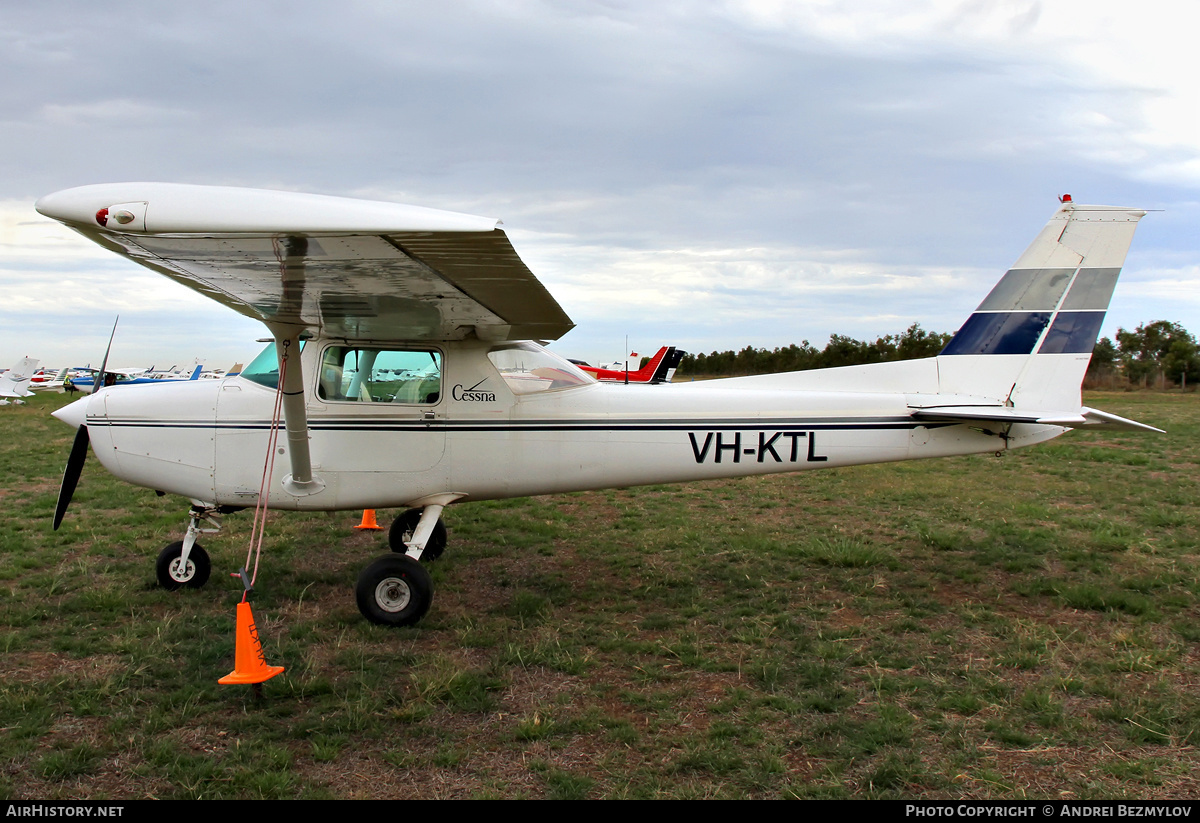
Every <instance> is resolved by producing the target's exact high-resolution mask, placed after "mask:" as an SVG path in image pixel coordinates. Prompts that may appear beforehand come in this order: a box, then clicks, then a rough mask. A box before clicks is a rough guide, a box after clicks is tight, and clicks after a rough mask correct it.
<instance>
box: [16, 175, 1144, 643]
mask: <svg viewBox="0 0 1200 823" xmlns="http://www.w3.org/2000/svg"><path fill="white" fill-rule="evenodd" d="M37 208H38V211H40V212H41V213H42V214H45V215H48V216H50V217H53V218H56V219H58V220H61V221H62V222H63V223H65V224H66V225H68V226H70V227H71V228H73V229H75V230H77V231H79V232H80V233H81V234H83V235H84V236H85V237H87V238H89V239H91V240H95V241H96V242H98V243H100V244H102V245H103V246H105V247H106V248H108V249H111V250H114V251H116V252H118V253H120V254H123V255H125V256H126V257H128V258H130V259H131V260H134V261H136V262H137V263H140V264H142V265H143V266H146V267H147V268H150V269H152V270H154V271H157V272H159V273H161V274H163V275H165V276H167V277H170V278H171V279H173V280H175V281H177V282H179V283H182V284H183V285H185V286H188V287H190V288H192V289H195V290H196V291H198V292H200V293H201V294H203V295H205V296H207V297H210V298H212V299H214V300H216V301H218V302H220V303H222V304H224V305H226V306H228V307H230V308H232V309H233V310H235V311H238V312H241V313H242V314H245V315H248V316H250V317H254V318H257V319H259V320H261V321H262V322H263V323H264V324H265V325H266V327H267V329H268V330H270V332H271V335H272V337H273V338H274V343H273V344H272V345H269V346H268V347H267V349H266V350H265V351H264V352H263V353H262V354H261V355H260V356H259V358H258V359H257V360H255V361H254V362H253V363H252V364H251V365H250V366H249V367H248V368H246V369H245V370H244V371H243V372H242V373H241V375H240V376H237V377H227V378H224V379H221V380H197V381H182V382H177V383H171V384H167V385H162V386H152V387H150V386H146V387H142V386H130V387H127V388H121V389H100V390H99V391H97V392H96V393H95V394H94V395H92V396H90V397H86V398H83V399H80V400H78V401H76V402H75V403H72V404H71V405H69V406H66V407H64V408H63V409H61V410H59V411H58V412H57V413H56V416H58V417H59V418H60V419H62V420H63V421H64V422H67V423H69V424H70V425H72V426H74V427H75V428H76V432H77V433H76V437H75V444H74V446H73V448H72V453H71V457H70V459H69V460H68V463H67V469H66V471H65V472H64V476H63V488H62V491H61V493H60V499H59V505H58V507H57V510H56V512H55V526H56V527H57V525H58V523H59V522H60V521H61V518H62V516H63V513H64V511H65V509H66V506H67V504H68V503H69V501H70V497H71V492H72V491H73V489H74V486H75V482H76V480H77V479H78V477H79V473H80V470H81V467H82V463H83V459H84V457H85V456H86V453H87V448H88V444H89V442H91V443H93V444H94V445H95V446H96V447H97V448H96V454H97V457H98V458H99V459H100V461H101V462H102V463H103V464H104V466H105V467H106V468H107V469H108V470H109V471H111V472H112V473H113V474H115V475H117V476H118V477H120V478H123V479H125V480H127V481H129V482H131V483H135V484H137V485H141V486H145V487H147V488H151V489H156V490H160V491H163V492H169V493H172V494H178V495H181V496H183V497H186V498H189V499H191V501H192V510H191V521H190V524H189V527H188V530H187V534H186V537H185V539H184V540H183V541H182V542H176V543H172V544H171V545H170V546H168V547H167V548H166V549H164V550H163V552H162V554H161V555H160V557H159V564H158V571H159V580H160V582H162V583H163V584H164V585H166V586H168V587H172V588H174V587H179V586H193V587H194V586H198V585H202V584H203V582H204V581H205V580H207V578H208V574H209V560H208V557H207V555H205V553H204V551H203V549H201V548H200V546H199V545H197V544H196V536H197V535H198V534H200V533H201V531H202V530H203V529H202V528H201V526H202V525H203V524H204V523H205V522H207V521H208V519H209V518H215V517H216V515H218V514H219V513H222V512H228V511H231V510H236V509H240V508H245V507H253V506H256V505H258V504H261V505H263V506H266V507H269V508H273V509H297V510H336V509H352V510H358V509H365V508H372V509H381V508H393V507H409V509H410V510H409V511H408V512H406V513H405V514H404V515H402V516H401V517H399V518H398V519H397V521H396V523H395V524H394V525H393V527H392V531H391V533H390V543H391V548H392V549H393V552H392V553H391V554H388V555H384V556H383V557H380V558H378V559H377V560H375V561H374V562H373V563H371V564H370V565H368V566H367V567H366V568H365V569H364V570H363V572H362V574H361V575H360V576H359V580H358V584H357V589H356V594H357V600H358V605H359V608H360V610H361V611H362V613H363V614H364V616H366V617H367V619H369V620H372V621H374V622H376V623H382V624H387V625H408V624H412V623H415V622H416V621H418V620H419V619H420V618H421V617H422V616H423V615H424V614H425V613H426V611H427V610H428V608H429V606H430V603H431V601H432V583H431V579H430V576H429V574H428V572H426V571H425V570H424V568H422V565H421V563H420V562H419V561H421V560H422V559H429V558H430V557H432V556H436V555H437V554H438V553H440V552H441V550H442V548H443V546H444V544H445V529H444V527H443V526H442V524H441V522H440V516H441V512H442V509H443V507H445V506H448V505H450V504H454V503H461V502H468V501H472V500H489V499H500V498H509V497H520V496H525V495H535V494H547V493H552V492H568V491H578V490H585V489H598V488H606V487H612V486H633V485H639V484H650V483H673V482H684V481H689V480H702V479H707V478H715V477H732V476H740V475H756V474H768V473H772V472H793V471H801V470H807V469H817V468H832V467H835V466H851V465H858V464H864V463H879V462H885V461H895V460H911V459H917V458H926V457H943V456H949V455H962V454H976V453H984V452H1002V451H1005V450H1007V449H1014V448H1019V447H1023V446H1030V445H1033V444H1035V443H1041V442H1043V441H1045V440H1049V439H1051V438H1053V437H1058V436H1059V435H1061V434H1063V433H1064V432H1066V431H1067V430H1068V429H1072V428H1082V427H1091V426H1104V427H1110V428H1111V427H1119V428H1131V429H1143V430H1152V431H1157V430H1156V429H1153V428H1152V427H1150V426H1145V425H1142V424H1140V423H1135V422H1133V421H1130V420H1125V419H1122V418H1120V417H1117V416H1115V415H1111V414H1106V413H1105V412H1101V411H1097V410H1095V409H1091V408H1088V407H1086V406H1084V405H1083V404H1082V402H1081V398H1080V384H1081V382H1082V378H1083V375H1084V373H1085V371H1086V370H1087V366H1088V360H1089V359H1090V356H1091V352H1092V347H1093V345H1094V344H1095V341H1096V336H1097V334H1098V332H1099V329H1100V324H1101V321H1102V320H1103V317H1104V313H1105V311H1106V309H1107V307H1108V303H1109V299H1110V298H1111V296H1112V293H1113V287H1114V286H1115V285H1116V281H1117V275H1118V273H1119V272H1120V269H1121V266H1122V265H1123V263H1124V260H1125V255H1126V252H1127V250H1128V248H1129V245H1130V242H1131V241H1132V239H1133V233H1134V229H1135V228H1136V226H1137V222H1138V220H1139V219H1140V218H1141V217H1142V216H1143V215H1144V212H1142V211H1140V210H1137V209H1129V208H1120V207H1112V206H1083V205H1077V204H1075V203H1072V202H1070V201H1069V200H1068V201H1066V202H1064V203H1063V204H1062V205H1061V206H1060V207H1059V208H1058V209H1057V210H1056V211H1055V213H1054V214H1053V216H1052V217H1051V218H1050V221H1049V223H1047V224H1046V227H1045V228H1044V229H1043V230H1042V231H1041V233H1039V234H1038V236H1037V237H1036V238H1035V239H1034V241H1033V243H1032V245H1030V246H1029V248H1028V249H1027V250H1026V251H1025V253H1024V254H1022V255H1021V256H1020V257H1019V258H1018V259H1017V262H1016V264H1015V265H1014V266H1013V267H1012V269H1010V270H1009V271H1008V272H1007V273H1006V274H1004V275H1003V277H1001V279H1000V280H999V282H998V283H997V285H996V286H995V288H993V289H992V291H991V293H990V294H988V295H987V297H985V298H984V300H983V302H982V303H981V304H980V305H979V308H978V309H976V310H975V312H974V313H972V314H971V315H970V316H969V317H968V318H967V319H966V322H965V323H964V324H963V326H962V328H961V329H960V330H959V332H958V333H957V334H956V335H955V336H954V338H953V339H952V340H951V341H950V343H949V345H947V346H946V348H945V349H944V350H943V351H942V352H941V354H939V355H938V356H936V357H930V358H926V359H923V360H909V361H903V362H894V363H877V364H872V365H865V366H850V367H844V368H833V369H824V370H818V371H806V372H793V373H788V374H772V375H761V376H754V377H739V378H730V379H725V380H711V381H704V382H697V383H685V384H677V385H672V386H671V387H669V388H664V389H661V390H657V391H647V390H646V389H645V388H643V387H639V386H624V385H609V386H603V387H602V386H599V385H597V383H596V381H595V380H594V379H593V378H592V377H591V376H589V375H588V374H586V373H585V372H583V371H581V370H580V369H579V368H577V367H576V366H574V365H572V364H571V363H569V362H567V361H566V360H563V359H562V358H560V357H558V356H556V355H554V354H552V353H550V352H549V351H547V350H546V349H544V348H542V346H541V345H539V344H537V343H534V342H530V341H531V340H554V339H557V338H558V337H561V336H562V335H563V334H565V333H566V332H567V331H569V330H570V329H571V327H572V323H571V321H570V319H569V318H568V317H567V316H566V314H565V313H564V312H563V310H562V309H561V308H560V307H559V306H558V304H557V303H556V302H555V301H554V299H553V298H552V297H551V296H550V294H549V293H548V292H547V291H546V289H545V288H544V287H543V286H542V285H541V284H540V283H539V282H538V281H537V279H536V278H535V277H534V275H533V274H532V273H531V272H530V271H529V270H528V269H527V268H526V267H525V265H524V263H523V262H522V261H521V259H520V258H519V257H518V256H517V253H516V252H515V251H514V250H513V247H512V245H511V244H510V243H509V240H508V237H507V236H506V235H505V234H504V232H503V231H502V230H501V229H500V228H498V221H496V220H494V219H491V218H483V217H473V216H470V215H465V214H456V213H451V212H444V211H435V210H431V209H422V208H416V207H412V206H402V205H397V204H395V203H376V202H365V201H359V200H347V199H342V198H336V197H322V196H316V195H304V194H295V193H290V192H277V191H257V190H249V189H231V188H210V187H202V186H185V185H171V184H161V183H128V184H114V185H98V186H86V187H83V188H78V189H70V190H67V191H62V192H58V193H57V194H52V195H49V196H47V197H44V198H42V199H41V200H39V201H38V204H37ZM302 343H303V349H302V348H301V345H302ZM278 409H282V419H283V425H284V427H285V428H286V434H285V436H284V437H283V438H281V439H280V440H279V441H278V443H277V444H273V440H272V437H273V435H274V433H275V428H276V426H277V425H278V420H279V416H278V413H277V410H278ZM274 454H278V455H279V460H277V461H275V462H273V463H272V462H270V459H269V458H270V457H271V455H274ZM264 468H266V469H267V471H268V472H269V474H268V481H267V482H266V483H265V484H260V478H261V477H263V476H264Z"/></svg>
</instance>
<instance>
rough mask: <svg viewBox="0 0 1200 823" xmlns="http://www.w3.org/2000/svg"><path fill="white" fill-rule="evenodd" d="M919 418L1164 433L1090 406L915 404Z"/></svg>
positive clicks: (914, 414)
mask: <svg viewBox="0 0 1200 823" xmlns="http://www.w3.org/2000/svg"><path fill="white" fill-rule="evenodd" d="M912 416H913V418H914V419H916V420H929V421H942V422H957V423H971V422H980V421H992V422H999V423H1033V424H1036V425H1041V426H1062V427H1064V428H1068V429H1082V428H1089V429H1091V428H1100V427H1103V428H1105V429H1117V430H1125V431H1150V432H1159V433H1162V431H1163V430H1162V429H1157V428H1155V427H1154V426H1148V425H1146V424H1145V423H1138V422H1137V421H1136V420H1128V419H1126V418H1124V417H1118V416H1117V415H1115V414H1109V413H1108V412H1102V411H1099V410H1097V409H1090V408H1087V407H1086V406H1085V407H1083V408H1081V409H1080V410H1079V411H1077V412H1071V411H1045V410H1038V409H1017V408H1013V407H1012V406H989V405H979V406H935V407H924V408H913V409H912Z"/></svg>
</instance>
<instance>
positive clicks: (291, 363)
mask: <svg viewBox="0 0 1200 823" xmlns="http://www.w3.org/2000/svg"><path fill="white" fill-rule="evenodd" d="M268 328H269V329H271V333H272V334H273V335H274V336H275V351H276V352H278V353H279V374H280V379H281V381H282V383H283V386H282V387H281V390H282V392H283V422H284V426H285V428H286V429H287V444H288V459H289V460H290V461H291V464H292V473H291V474H289V475H287V476H286V477H284V478H283V488H284V490H285V491H286V492H287V493H288V494H291V495H295V496H296V497H305V496H308V495H310V494H316V493H318V492H320V491H322V490H323V489H324V488H325V483H324V481H322V480H321V479H320V478H319V477H315V476H314V475H313V470H312V455H311V453H310V451H309V448H308V415H307V412H306V411H305V404H304V370H303V369H302V368H301V366H300V334H301V332H302V331H304V329H302V328H300V327H298V326H292V327H286V326H274V325H270V326H268Z"/></svg>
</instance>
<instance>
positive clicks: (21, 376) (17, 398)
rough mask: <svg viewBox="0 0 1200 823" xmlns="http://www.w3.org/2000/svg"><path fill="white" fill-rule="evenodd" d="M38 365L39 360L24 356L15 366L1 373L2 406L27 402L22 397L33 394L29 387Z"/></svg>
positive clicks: (0, 394) (0, 396)
mask: <svg viewBox="0 0 1200 823" xmlns="http://www.w3.org/2000/svg"><path fill="white" fill-rule="evenodd" d="M37 365H38V361H36V360H34V359H33V358H32V357H22V358H21V359H20V360H18V361H17V364H16V365H15V366H13V367H12V368H11V369H9V370H8V371H6V372H4V374H0V406H7V405H8V404H9V403H12V404H14V405H18V406H19V405H23V404H24V403H25V401H24V400H22V399H21V398H22V397H29V396H30V395H31V394H33V392H31V391H30V390H29V389H30V385H31V384H32V381H33V375H34V374H35V373H36V372H37Z"/></svg>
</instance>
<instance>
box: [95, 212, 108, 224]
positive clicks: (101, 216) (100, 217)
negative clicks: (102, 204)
mask: <svg viewBox="0 0 1200 823" xmlns="http://www.w3.org/2000/svg"><path fill="white" fill-rule="evenodd" d="M96 222H97V223H99V224H100V225H101V226H107V225H108V209H100V211H98V212H96Z"/></svg>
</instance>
